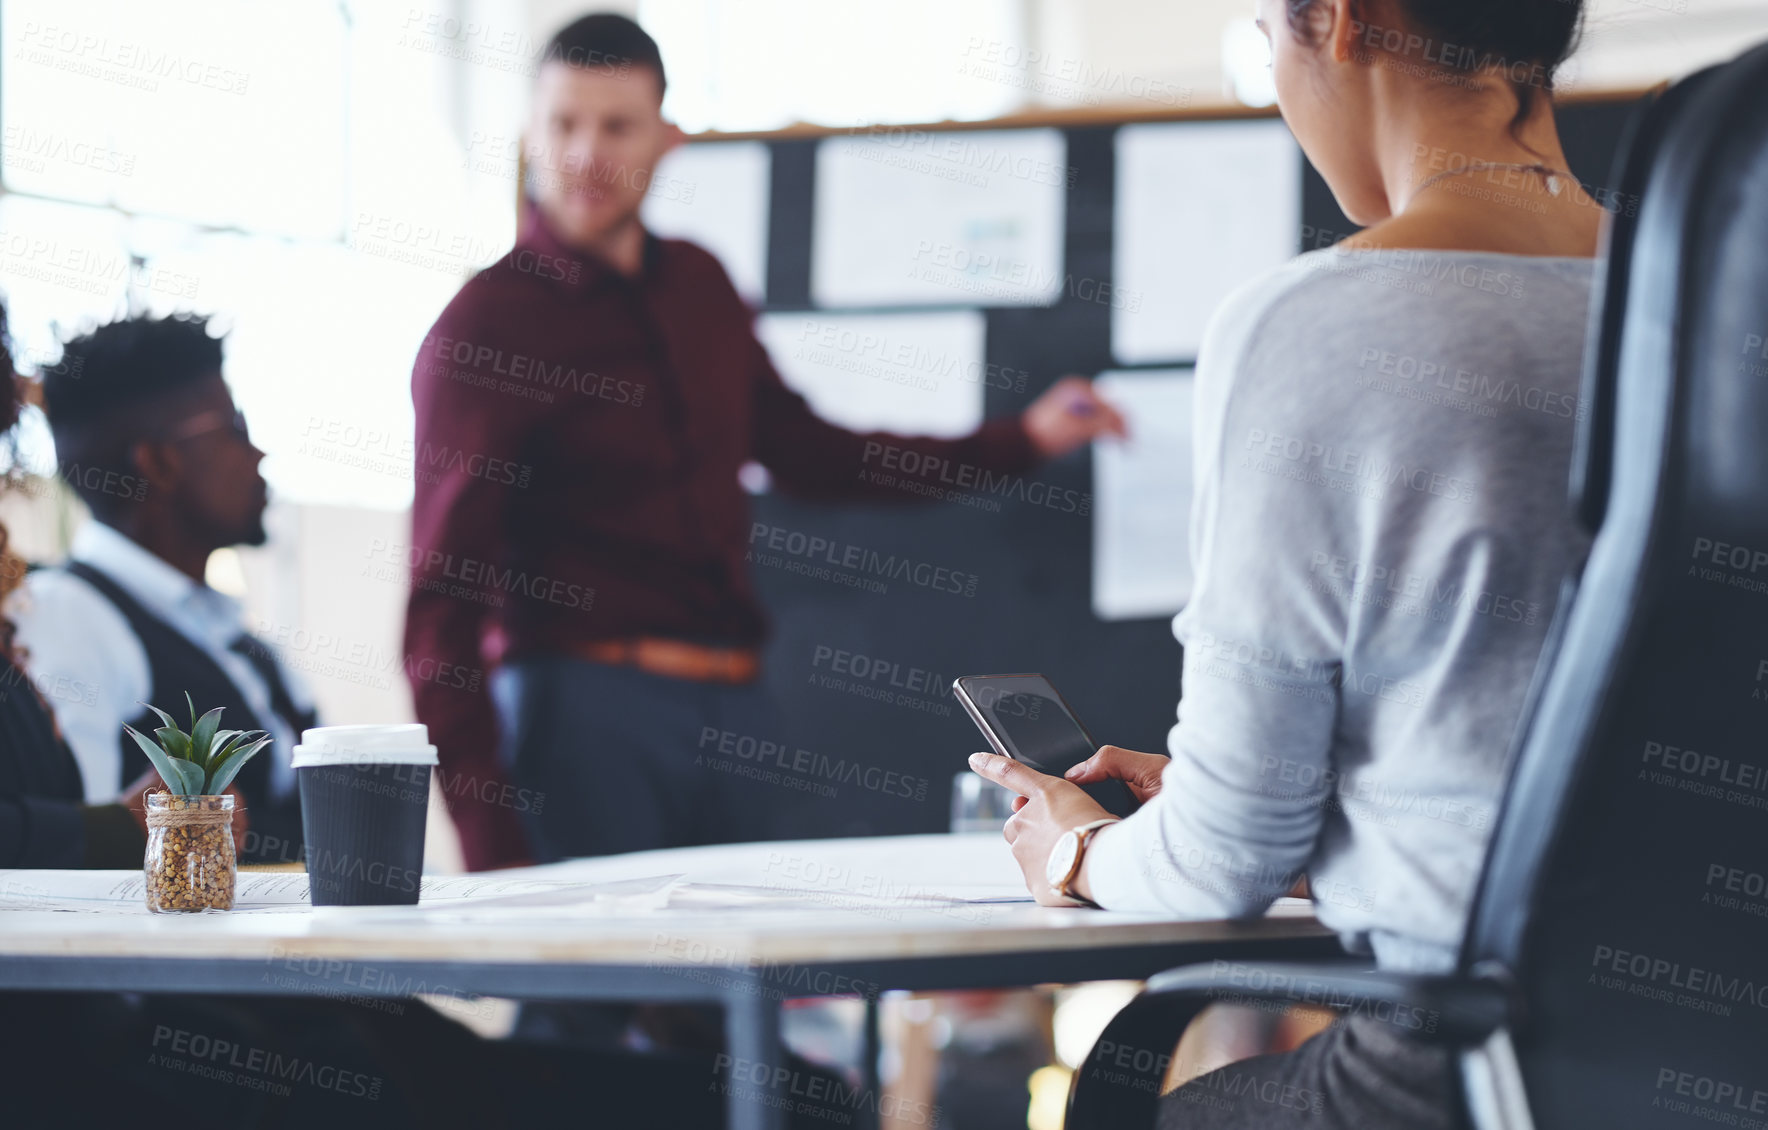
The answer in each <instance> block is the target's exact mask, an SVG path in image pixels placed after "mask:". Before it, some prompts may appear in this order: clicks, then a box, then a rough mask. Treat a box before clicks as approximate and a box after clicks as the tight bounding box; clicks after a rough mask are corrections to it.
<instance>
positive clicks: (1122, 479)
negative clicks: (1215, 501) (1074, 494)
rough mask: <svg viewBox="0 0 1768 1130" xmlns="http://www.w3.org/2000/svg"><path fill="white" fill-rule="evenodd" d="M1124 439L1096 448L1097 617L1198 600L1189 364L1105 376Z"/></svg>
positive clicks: (1104, 390) (1103, 388)
mask: <svg viewBox="0 0 1768 1130" xmlns="http://www.w3.org/2000/svg"><path fill="white" fill-rule="evenodd" d="M1095 384H1096V386H1097V387H1098V389H1099V394H1100V395H1101V396H1103V397H1105V398H1106V399H1107V400H1109V401H1110V402H1111V403H1112V404H1113V405H1115V406H1116V407H1117V409H1118V410H1119V411H1120V412H1122V413H1123V414H1124V417H1125V420H1126V422H1127V423H1128V425H1129V432H1130V438H1129V439H1128V440H1127V441H1121V442H1112V441H1105V442H1102V443H1099V444H1097V445H1096V446H1095V447H1094V449H1093V614H1094V615H1096V616H1098V617H1099V618H1100V619H1101V620H1140V619H1147V618H1150V617H1160V616H1171V615H1173V614H1174V613H1176V612H1178V611H1179V610H1180V609H1181V608H1183V607H1184V606H1185V602H1186V601H1187V600H1189V599H1190V596H1191V582H1192V576H1191V537H1190V527H1191V496H1192V488H1193V480H1192V469H1191V405H1192V389H1193V385H1194V381H1193V379H1192V375H1191V370H1190V369H1160V370H1143V371H1138V372H1133V373H1101V374H1099V376H1098V378H1097V380H1096V381H1095Z"/></svg>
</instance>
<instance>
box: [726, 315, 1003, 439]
mask: <svg viewBox="0 0 1768 1130" xmlns="http://www.w3.org/2000/svg"><path fill="white" fill-rule="evenodd" d="M987 332H988V327H987V324H986V323H985V321H984V319H983V316H982V313H981V312H980V311H978V310H950V311H934V312H930V313H902V314H830V313H826V312H822V311H811V312H806V313H802V314H763V315H762V316H761V317H759V318H757V319H756V320H755V335H756V336H757V337H759V338H760V339H761V344H763V345H765V346H766V347H767V352H768V355H769V356H770V357H772V358H773V363H774V367H775V368H777V369H778V370H779V371H780V377H781V379H783V380H784V381H785V382H786V384H787V385H788V386H790V387H791V388H792V389H793V390H794V391H795V392H797V393H799V394H800V395H801V396H803V397H804V398H805V399H806V400H808V401H810V406H811V407H812V408H813V409H815V410H816V414H817V415H819V416H821V417H822V418H823V419H825V420H827V421H829V422H830V423H831V424H839V425H840V426H841V427H844V428H851V429H853V430H854V431H860V432H871V431H889V432H902V433H907V434H909V435H930V436H946V437H954V436H962V435H968V434H970V433H971V432H972V431H975V430H976V428H977V426H978V425H980V424H981V423H982V411H983V396H984V393H983V389H984V387H985V386H986V385H989V384H993V385H995V387H997V388H1008V389H1014V390H1016V391H1019V392H1024V391H1025V385H1024V381H1025V377H1026V374H1025V373H1024V372H1023V371H1020V370H1015V369H1005V368H1002V367H1000V366H990V365H988V364H987V362H986V358H985V356H984V353H983V345H984V342H985V341H986V338H987Z"/></svg>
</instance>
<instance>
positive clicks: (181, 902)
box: [146, 793, 239, 914]
mask: <svg viewBox="0 0 1768 1130" xmlns="http://www.w3.org/2000/svg"><path fill="white" fill-rule="evenodd" d="M146 873H147V909H149V910H151V911H153V912H155V913H156V914H163V913H184V912H190V911H198V910H232V909H233V886H234V881H235V880H236V879H237V877H238V874H239V868H238V865H237V864H236V863H235V861H234V858H233V798H232V797H230V796H173V795H172V794H171V793H149V794H148V795H147V863H146Z"/></svg>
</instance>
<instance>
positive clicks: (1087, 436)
mask: <svg viewBox="0 0 1768 1130" xmlns="http://www.w3.org/2000/svg"><path fill="white" fill-rule="evenodd" d="M1022 419H1023V420H1024V423H1025V433H1026V434H1027V435H1029V436H1030V437H1031V443H1032V446H1033V447H1035V448H1037V451H1038V454H1039V455H1042V456H1043V457H1044V458H1045V459H1055V458H1057V457H1058V456H1062V455H1067V454H1068V453H1069V452H1070V451H1073V450H1074V449H1075V448H1077V447H1080V446H1082V445H1083V444H1088V443H1091V442H1093V441H1094V440H1096V439H1098V438H1099V437H1100V436H1107V435H1110V436H1116V437H1118V438H1119V439H1123V438H1124V437H1126V436H1127V435H1128V434H1129V430H1128V429H1127V428H1125V427H1124V422H1123V417H1122V416H1121V415H1119V414H1118V411H1117V409H1115V408H1113V407H1112V406H1111V405H1110V404H1109V403H1108V402H1107V401H1106V400H1104V399H1103V398H1102V397H1100V395H1099V393H1098V391H1097V390H1096V389H1094V388H1093V382H1092V381H1089V380H1087V379H1086V378H1085V377H1063V378H1062V379H1061V380H1059V381H1057V382H1056V383H1055V384H1053V385H1051V386H1050V387H1049V388H1047V389H1045V390H1044V393H1043V395H1042V396H1040V397H1038V398H1037V399H1036V400H1034V401H1032V402H1031V406H1030V407H1028V408H1027V409H1026V410H1025V415H1024V416H1023V417H1022Z"/></svg>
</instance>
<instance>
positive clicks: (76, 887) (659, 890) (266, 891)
mask: <svg viewBox="0 0 1768 1130" xmlns="http://www.w3.org/2000/svg"><path fill="white" fill-rule="evenodd" d="M679 878H680V876H679V875H662V876H654V877H649V878H646V879H626V880H622V881H619V882H600V883H597V882H584V881H581V880H575V879H567V878H564V877H556V878H545V877H534V875H533V873H532V872H528V873H511V872H494V873H491V874H474V875H426V876H424V877H423V886H422V888H421V892H420V895H419V903H418V906H417V907H416V908H413V907H409V906H407V907H381V908H378V909H382V910H404V911H410V910H413V909H421V910H429V909H431V908H436V909H443V910H448V909H453V910H459V909H461V908H472V909H475V910H477V909H480V908H484V909H485V910H487V911H488V912H490V911H493V910H498V909H499V908H509V907H521V906H523V905H530V906H551V907H578V908H585V907H588V906H590V905H592V904H596V903H600V904H602V905H603V906H604V907H605V906H610V905H615V904H621V905H623V906H625V907H626V908H629V909H630V908H634V907H636V906H637V905H638V904H639V903H654V904H655V905H658V906H661V905H663V903H664V902H666V901H667V889H668V887H669V886H671V885H672V884H673V883H674V882H675V881H676V880H677V879H679ZM307 892H308V885H307V876H306V875H305V874H302V873H296V872H270V871H241V872H240V873H239V878H238V880H237V882H236V883H235V885H234V892H233V909H232V910H229V911H225V912H222V911H216V912H214V913H228V914H266V913H270V914H286V913H302V912H308V911H311V910H312V909H313V908H312V906H311V905H310V904H309V902H308V893H307ZM363 909H364V908H360V907H352V908H351V910H352V911H361V910H363ZM7 910H60V911H72V912H76V913H87V914H147V913H149V911H148V909H147V901H146V879H145V877H144V876H143V875H142V873H141V872H140V871H6V872H0V911H7ZM204 913H208V912H204Z"/></svg>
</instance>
